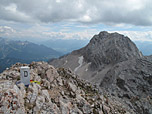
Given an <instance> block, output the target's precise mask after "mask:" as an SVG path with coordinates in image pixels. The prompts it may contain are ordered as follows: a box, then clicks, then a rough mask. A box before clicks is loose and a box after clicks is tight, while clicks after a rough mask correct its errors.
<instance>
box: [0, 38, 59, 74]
mask: <svg viewBox="0 0 152 114" xmlns="http://www.w3.org/2000/svg"><path fill="white" fill-rule="evenodd" d="M61 55H62V53H60V52H57V51H55V50H53V49H51V48H48V47H46V46H44V45H37V44H34V43H31V42H28V41H12V40H8V39H4V38H0V63H1V64H0V66H1V70H0V71H2V70H4V69H5V68H6V67H9V66H10V65H11V64H15V63H16V62H22V63H30V62H32V61H47V60H49V59H50V58H55V57H59V56H61Z"/></svg>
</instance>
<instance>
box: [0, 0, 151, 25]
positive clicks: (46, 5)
mask: <svg viewBox="0 0 152 114" xmlns="http://www.w3.org/2000/svg"><path fill="white" fill-rule="evenodd" d="M57 1H58V2H57ZM11 4H15V5H16V12H13V11H12V12H11V11H10V10H6V7H9V6H10V5H11ZM151 4H152V2H151V0H126V1H122V0H1V1H0V14H1V15H0V19H1V20H8V21H16V22H35V23H36V22H44V23H49V22H60V21H76V22H81V23H86V24H92V23H103V24H120V23H124V24H132V25H142V26H150V25H152V12H151V11H152V6H151Z"/></svg>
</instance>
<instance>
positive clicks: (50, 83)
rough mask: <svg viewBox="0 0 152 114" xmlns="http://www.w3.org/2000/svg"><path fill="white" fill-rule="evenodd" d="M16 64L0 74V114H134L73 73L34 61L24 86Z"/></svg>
mask: <svg viewBox="0 0 152 114" xmlns="http://www.w3.org/2000/svg"><path fill="white" fill-rule="evenodd" d="M21 66H26V64H19V63H17V64H15V65H13V66H12V67H11V68H10V69H7V70H5V71H4V72H3V73H1V74H0V114H11V113H12V114H129V113H134V112H133V111H132V110H131V109H129V108H127V107H126V106H125V104H122V103H120V102H118V101H117V100H115V99H114V98H112V97H110V96H108V95H106V94H103V93H102V92H101V91H100V92H99V90H98V88H97V87H96V86H95V85H91V84H90V83H89V82H86V81H84V80H81V79H79V78H78V77H77V76H76V75H75V74H73V73H72V72H71V71H70V70H68V69H64V68H58V69H55V68H54V67H53V66H51V65H49V64H47V63H45V62H33V63H31V64H30V65H28V66H29V67H30V69H31V74H30V75H31V80H34V81H39V82H40V84H38V83H31V84H30V85H29V87H25V86H24V84H23V83H19V84H17V83H16V82H17V81H18V80H20V70H19V69H20V67H21Z"/></svg>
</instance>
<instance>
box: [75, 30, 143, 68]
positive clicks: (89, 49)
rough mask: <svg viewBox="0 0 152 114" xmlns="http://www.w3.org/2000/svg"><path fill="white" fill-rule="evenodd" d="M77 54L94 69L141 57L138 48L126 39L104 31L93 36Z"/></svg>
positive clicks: (117, 34)
mask: <svg viewBox="0 0 152 114" xmlns="http://www.w3.org/2000/svg"><path fill="white" fill-rule="evenodd" d="M77 52H78V53H81V55H83V56H84V59H85V60H86V61H87V62H91V63H92V65H93V64H94V66H96V67H98V66H100V65H102V64H115V63H118V62H122V61H125V60H128V59H131V58H140V57H141V53H140V52H139V50H138V48H137V47H136V45H135V44H134V43H133V42H132V41H131V40H130V39H129V38H128V37H126V36H124V35H121V34H119V33H116V32H115V33H108V32H106V31H102V32H100V33H99V34H98V35H94V36H93V38H92V39H91V40H90V42H89V44H88V45H87V46H85V47H84V48H82V49H80V50H78V51H77Z"/></svg>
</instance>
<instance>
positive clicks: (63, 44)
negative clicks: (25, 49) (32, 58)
mask: <svg viewBox="0 0 152 114" xmlns="http://www.w3.org/2000/svg"><path fill="white" fill-rule="evenodd" d="M88 42H89V40H77V39H52V40H48V41H45V42H41V44H43V45H45V46H47V47H50V48H52V49H55V50H57V51H59V52H62V53H64V54H67V53H70V52H72V51H73V50H77V49H80V48H82V47H84V46H85V45H86V44H87V43H88Z"/></svg>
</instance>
